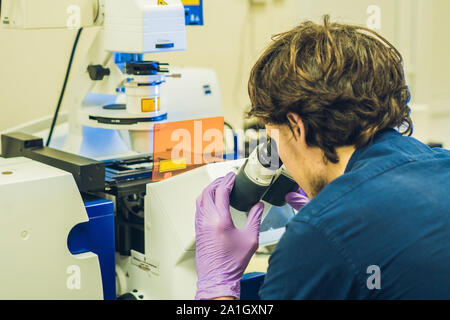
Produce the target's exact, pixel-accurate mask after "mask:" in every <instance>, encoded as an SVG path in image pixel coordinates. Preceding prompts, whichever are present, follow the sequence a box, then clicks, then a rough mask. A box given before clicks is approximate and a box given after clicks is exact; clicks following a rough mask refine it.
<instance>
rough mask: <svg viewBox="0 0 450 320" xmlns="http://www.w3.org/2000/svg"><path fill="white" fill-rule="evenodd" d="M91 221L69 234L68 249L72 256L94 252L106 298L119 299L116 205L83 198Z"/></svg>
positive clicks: (103, 200)
mask: <svg viewBox="0 0 450 320" xmlns="http://www.w3.org/2000/svg"><path fill="white" fill-rule="evenodd" d="M83 201H84V206H85V208H86V211H87V214H88V217H89V221H87V222H83V223H79V224H77V225H76V226H75V227H73V229H72V230H71V231H70V233H69V236H68V237H67V246H68V248H69V251H70V252H71V253H72V254H74V255H75V254H80V253H85V252H93V253H95V254H96V255H97V256H98V260H99V264H100V272H101V276H102V283H103V298H104V299H105V300H115V299H116V269H115V268H116V267H115V266H116V263H115V242H114V241H115V238H114V204H113V203H112V202H111V201H109V200H105V199H102V198H97V197H94V196H91V195H83Z"/></svg>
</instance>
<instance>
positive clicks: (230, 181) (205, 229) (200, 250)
mask: <svg viewBox="0 0 450 320" xmlns="http://www.w3.org/2000/svg"><path fill="white" fill-rule="evenodd" d="M235 177H236V176H235V174H234V173H233V172H230V173H228V174H227V175H226V176H225V177H223V178H219V179H217V180H215V181H214V182H212V183H211V184H210V185H209V186H208V187H206V188H205V190H203V193H202V194H201V195H200V196H199V197H198V198H197V212H196V216H195V232H196V252H195V256H196V265H197V275H198V281H197V294H196V296H195V298H196V299H213V298H217V297H234V298H236V299H239V297H240V289H241V286H240V281H241V278H242V275H243V274H244V271H245V269H246V267H247V265H248V263H249V261H250V258H251V257H252V256H253V254H254V253H255V251H256V249H257V248H258V236H259V227H260V224H261V216H262V212H263V210H264V204H263V203H262V202H259V203H257V204H256V205H255V206H253V208H252V209H251V210H250V212H249V214H248V219H247V222H246V224H245V226H244V227H243V228H242V229H237V228H236V227H235V226H234V224H233V220H232V218H231V214H230V205H229V201H230V193H231V190H232V189H233V185H234V179H235Z"/></svg>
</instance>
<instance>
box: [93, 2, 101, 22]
mask: <svg viewBox="0 0 450 320" xmlns="http://www.w3.org/2000/svg"><path fill="white" fill-rule="evenodd" d="M99 15H100V0H97V15H96V16H95V18H94V23H96V22H97V19H98V16H99Z"/></svg>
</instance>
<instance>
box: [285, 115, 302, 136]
mask: <svg viewBox="0 0 450 320" xmlns="http://www.w3.org/2000/svg"><path fill="white" fill-rule="evenodd" d="M287 119H288V121H289V125H290V127H291V129H292V131H293V134H294V137H295V139H299V140H301V141H303V142H306V137H305V126H304V124H303V121H302V118H300V116H299V115H298V114H296V113H293V112H289V113H288V114H287Z"/></svg>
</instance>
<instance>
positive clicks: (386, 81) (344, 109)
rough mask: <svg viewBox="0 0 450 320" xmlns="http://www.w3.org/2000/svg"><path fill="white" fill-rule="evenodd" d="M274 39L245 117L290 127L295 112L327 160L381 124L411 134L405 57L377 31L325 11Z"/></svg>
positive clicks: (254, 74)
mask: <svg viewBox="0 0 450 320" xmlns="http://www.w3.org/2000/svg"><path fill="white" fill-rule="evenodd" d="M272 40H274V41H273V42H272V43H271V44H270V46H269V47H268V48H267V49H266V50H265V52H264V53H263V54H262V56H261V57H260V58H259V59H258V61H257V62H256V64H255V65H254V67H253V69H252V71H251V75H250V79H249V83H248V91H249V96H250V100H251V102H252V108H251V110H250V111H249V112H248V114H247V115H248V117H256V118H257V119H259V120H260V121H262V122H263V123H267V124H278V125H279V124H288V125H289V127H290V128H291V130H292V127H291V126H290V124H289V121H288V118H287V114H288V113H290V112H292V113H296V114H298V115H299V116H300V117H301V119H302V121H303V123H304V126H305V131H306V132H305V134H306V142H307V144H308V145H311V146H317V147H319V148H321V149H322V150H323V152H324V156H325V160H329V161H331V162H332V163H337V162H338V161H339V158H338V156H337V153H336V148H337V147H340V146H350V145H354V146H356V147H357V148H359V147H362V146H364V145H366V144H367V143H368V142H369V141H371V140H372V138H373V136H374V135H375V134H376V133H377V132H378V131H380V130H383V129H385V128H398V129H399V131H400V132H401V133H402V134H408V135H411V134H412V129H413V126H412V120H411V118H410V112H411V110H410V108H409V107H408V102H409V100H410V93H409V90H408V87H407V85H406V81H405V76H404V71H403V64H402V56H401V55H400V53H399V52H398V50H397V49H396V48H394V46H393V45H391V44H390V43H389V42H388V41H387V40H386V39H384V38H383V37H381V36H380V35H379V34H377V33H376V32H374V31H372V30H370V29H367V28H364V27H360V26H354V25H344V24H338V23H330V18H329V16H328V15H325V16H324V18H323V25H318V24H316V23H314V22H311V21H306V22H303V23H302V24H300V25H299V26H298V27H296V28H294V29H292V30H290V31H288V32H285V33H281V34H278V35H276V36H274V37H272ZM402 128H403V129H404V130H403V131H401V130H400V129H402Z"/></svg>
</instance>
